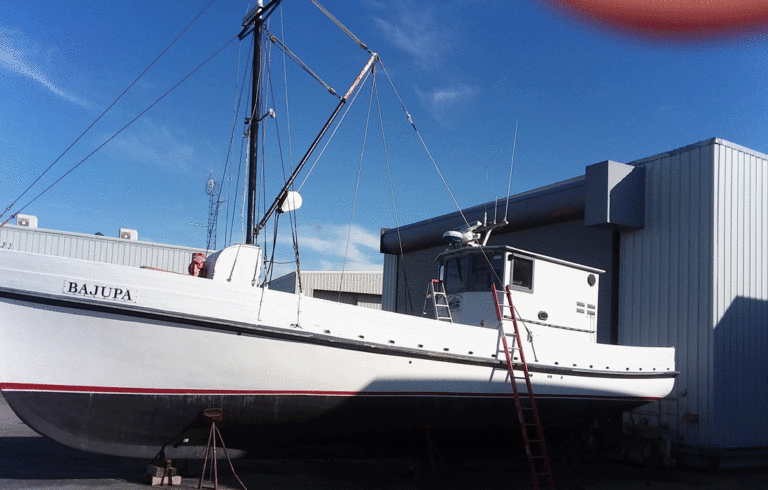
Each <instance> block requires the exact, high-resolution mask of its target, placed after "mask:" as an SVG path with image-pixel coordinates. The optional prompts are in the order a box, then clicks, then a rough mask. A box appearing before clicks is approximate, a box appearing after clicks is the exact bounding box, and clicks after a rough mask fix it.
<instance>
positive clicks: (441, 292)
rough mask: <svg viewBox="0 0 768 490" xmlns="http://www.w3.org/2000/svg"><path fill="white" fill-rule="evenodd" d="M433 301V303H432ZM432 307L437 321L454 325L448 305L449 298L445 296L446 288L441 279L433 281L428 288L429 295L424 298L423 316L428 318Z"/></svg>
mask: <svg viewBox="0 0 768 490" xmlns="http://www.w3.org/2000/svg"><path fill="white" fill-rule="evenodd" d="M430 300H431V302H430ZM430 304H431V305H432V312H433V313H434V316H435V319H436V320H440V321H444V322H451V323H453V316H452V315H451V307H450V305H449V304H448V296H447V295H446V294H445V286H444V285H443V281H441V280H440V279H432V280H430V281H429V285H428V286H427V294H426V296H425V297H424V310H423V311H422V313H421V314H422V316H428V314H429V310H428V309H427V307H428V306H429V305H430Z"/></svg>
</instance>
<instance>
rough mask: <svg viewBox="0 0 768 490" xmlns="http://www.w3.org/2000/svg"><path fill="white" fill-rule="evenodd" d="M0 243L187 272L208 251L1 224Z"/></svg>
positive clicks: (71, 256)
mask: <svg viewBox="0 0 768 490" xmlns="http://www.w3.org/2000/svg"><path fill="white" fill-rule="evenodd" d="M0 246H2V247H3V248H8V249H13V250H19V251H22V252H32V253H39V254H45V255H57V256H60V257H70V258H75V259H84V260H92V261H96V262H107V263H110V264H120V265H127V266H131V267H154V268H157V269H163V270H167V271H172V272H177V273H180V274H187V272H188V268H189V264H190V263H191V262H192V254H193V253H196V252H203V253H204V252H205V250H204V249H197V248H191V247H180V246H176V245H165V244H162V243H150V242H140V241H136V240H124V239H120V238H112V237H106V236H99V235H86V234H83V233H70V232H64V231H54V230H45V229H41V228H28V227H25V226H15V225H5V226H3V227H0Z"/></svg>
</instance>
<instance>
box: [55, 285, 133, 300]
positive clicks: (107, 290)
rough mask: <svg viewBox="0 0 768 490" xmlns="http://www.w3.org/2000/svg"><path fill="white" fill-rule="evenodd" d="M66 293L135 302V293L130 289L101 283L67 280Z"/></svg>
mask: <svg viewBox="0 0 768 490" xmlns="http://www.w3.org/2000/svg"><path fill="white" fill-rule="evenodd" d="M64 293H66V294H72V295H75V296H84V297H88V298H96V299H108V300H112V301H129V302H131V303H135V300H134V298H135V294H134V293H132V292H131V290H130V289H128V288H123V287H117V286H103V285H101V284H93V283H91V284H88V283H85V282H78V281H69V280H67V281H64Z"/></svg>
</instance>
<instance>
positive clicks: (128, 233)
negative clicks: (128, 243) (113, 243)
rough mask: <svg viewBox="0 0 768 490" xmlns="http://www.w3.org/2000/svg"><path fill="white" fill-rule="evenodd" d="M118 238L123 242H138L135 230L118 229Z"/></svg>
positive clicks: (137, 233) (137, 234)
mask: <svg viewBox="0 0 768 490" xmlns="http://www.w3.org/2000/svg"><path fill="white" fill-rule="evenodd" d="M120 238H122V239H123V240H138V239H139V232H138V231H136V230H129V229H128V228H120Z"/></svg>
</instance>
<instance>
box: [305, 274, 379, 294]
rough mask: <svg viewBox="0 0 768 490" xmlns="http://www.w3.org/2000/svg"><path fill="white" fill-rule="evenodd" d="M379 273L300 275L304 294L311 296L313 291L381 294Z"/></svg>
mask: <svg viewBox="0 0 768 490" xmlns="http://www.w3.org/2000/svg"><path fill="white" fill-rule="evenodd" d="M381 280H382V273H381V272H357V271H350V272H344V274H342V273H341V272H335V271H317V272H315V271H310V272H302V273H301V282H302V287H303V288H304V294H306V295H307V296H311V295H312V291H313V290H315V289H323V290H327V291H344V292H347V293H364V294H378V295H380V294H381Z"/></svg>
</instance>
